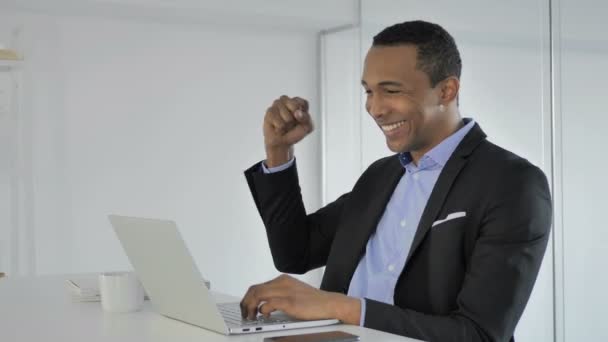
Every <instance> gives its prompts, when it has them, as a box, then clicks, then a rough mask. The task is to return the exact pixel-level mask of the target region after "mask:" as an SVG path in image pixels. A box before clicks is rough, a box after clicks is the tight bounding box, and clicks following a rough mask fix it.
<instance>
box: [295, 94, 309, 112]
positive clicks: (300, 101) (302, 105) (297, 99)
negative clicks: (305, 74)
mask: <svg viewBox="0 0 608 342" xmlns="http://www.w3.org/2000/svg"><path fill="white" fill-rule="evenodd" d="M291 101H292V102H295V103H296V104H297V105H298V108H300V109H301V110H303V111H305V112H308V109H309V107H308V101H306V100H304V99H303V98H301V97H294V98H293V99H291Z"/></svg>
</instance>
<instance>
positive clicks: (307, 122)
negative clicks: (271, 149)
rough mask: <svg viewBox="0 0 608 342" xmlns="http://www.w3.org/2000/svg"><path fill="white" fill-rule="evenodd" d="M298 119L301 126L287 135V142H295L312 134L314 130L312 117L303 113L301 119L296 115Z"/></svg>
mask: <svg viewBox="0 0 608 342" xmlns="http://www.w3.org/2000/svg"><path fill="white" fill-rule="evenodd" d="M296 118H297V119H298V121H299V124H298V125H297V126H296V127H294V128H293V129H291V130H290V131H289V132H287V133H285V140H287V141H293V142H295V141H297V140H299V139H302V137H304V136H306V135H308V134H310V133H311V132H312V131H313V130H314V126H313V123H312V120H311V119H310V115H309V114H308V113H301V114H300V118H298V114H296Z"/></svg>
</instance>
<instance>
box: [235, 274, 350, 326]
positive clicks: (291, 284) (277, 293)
mask: <svg viewBox="0 0 608 342" xmlns="http://www.w3.org/2000/svg"><path fill="white" fill-rule="evenodd" d="M276 310H280V311H283V312H285V313H286V314H288V315H289V316H291V317H293V318H296V319H302V320H317V319H332V318H333V319H339V320H341V321H342V322H344V323H348V324H359V317H360V314H361V301H360V300H359V299H357V298H353V297H347V296H345V295H343V294H341V293H335V292H327V291H322V290H319V289H317V288H314V287H312V286H310V285H308V284H306V283H304V282H301V281H299V280H297V279H295V278H292V277H290V276H288V275H285V274H283V275H280V276H278V277H277V278H275V279H273V280H271V281H268V282H266V283H263V284H258V285H254V286H251V287H250V288H249V290H248V291H247V293H246V294H245V297H243V300H242V301H241V313H242V315H243V318H249V319H254V318H255V316H256V315H257V314H258V312H259V313H261V314H263V315H264V316H268V315H270V313H271V312H273V311H276Z"/></svg>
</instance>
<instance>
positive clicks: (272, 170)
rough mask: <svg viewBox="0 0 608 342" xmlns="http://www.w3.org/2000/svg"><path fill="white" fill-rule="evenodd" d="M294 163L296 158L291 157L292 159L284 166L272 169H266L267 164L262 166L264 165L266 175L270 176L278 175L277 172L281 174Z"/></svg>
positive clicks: (262, 163)
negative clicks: (271, 174) (270, 174)
mask: <svg viewBox="0 0 608 342" xmlns="http://www.w3.org/2000/svg"><path fill="white" fill-rule="evenodd" d="M294 161H295V157H291V159H290V160H289V161H288V162H287V163H285V164H283V165H279V166H275V167H271V168H268V167H266V164H265V163H264V162H261V163H260V164H261V165H262V171H264V173H266V174H268V173H276V172H281V171H284V170H287V169H289V168H290V167H291V166H292V165H293V163H294Z"/></svg>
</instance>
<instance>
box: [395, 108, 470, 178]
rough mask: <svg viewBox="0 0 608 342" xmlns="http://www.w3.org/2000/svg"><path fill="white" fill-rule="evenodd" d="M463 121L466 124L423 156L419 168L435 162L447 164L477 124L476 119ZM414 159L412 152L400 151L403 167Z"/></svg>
mask: <svg viewBox="0 0 608 342" xmlns="http://www.w3.org/2000/svg"><path fill="white" fill-rule="evenodd" d="M463 122H464V126H462V127H461V128H460V129H459V130H457V131H456V132H454V133H453V134H452V135H450V136H449V137H447V138H445V139H444V140H443V141H442V142H440V143H439V144H438V145H437V146H435V147H433V148H432V149H431V150H430V151H428V152H427V153H425V154H424V156H422V158H421V159H420V162H419V165H418V167H419V168H421V169H425V168H427V167H429V166H430V165H433V164H438V165H440V166H441V167H443V166H445V164H446V163H447V162H448V159H450V157H451V156H452V153H454V150H456V147H458V144H460V142H461V141H462V139H464V137H465V136H466V135H467V133H469V131H470V130H471V129H472V128H473V126H475V120H473V119H469V118H465V119H464V120H463ZM427 160H428V161H427ZM412 161H413V158H412V154H411V153H410V152H402V153H399V162H401V165H402V166H403V167H405V168H407V165H408V164H410V163H411V162H412Z"/></svg>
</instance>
